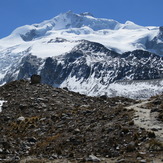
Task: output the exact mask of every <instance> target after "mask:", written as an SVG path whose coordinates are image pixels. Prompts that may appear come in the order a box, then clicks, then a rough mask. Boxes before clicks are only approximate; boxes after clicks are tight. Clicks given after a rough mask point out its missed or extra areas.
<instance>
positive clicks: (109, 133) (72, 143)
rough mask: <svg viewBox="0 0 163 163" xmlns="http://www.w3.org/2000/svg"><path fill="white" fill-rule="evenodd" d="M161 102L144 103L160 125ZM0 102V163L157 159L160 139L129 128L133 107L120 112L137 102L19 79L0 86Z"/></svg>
mask: <svg viewBox="0 0 163 163" xmlns="http://www.w3.org/2000/svg"><path fill="white" fill-rule="evenodd" d="M162 98H163V96H157V97H153V99H151V100H152V103H150V105H146V107H152V111H158V110H159V112H160V114H159V115H158V120H160V123H162V122H161V120H162V110H163V109H161V107H162V101H161V100H160V101H161V103H158V102H157V101H158V99H162ZM0 100H5V101H7V102H5V103H4V104H3V106H2V112H0V162H2V163H3V162H12V163H14V162H20V163H21V162H22V163H23V162H31V163H32V162H43V163H44V162H54V163H55V162H74V163H75V162H105V163H109V162H117V163H118V162H119V163H123V162H124V163H137V162H141V163H146V162H152V161H155V160H156V161H155V162H161V161H163V160H162V159H163V158H162V155H163V144H162V141H161V140H160V139H158V138H157V137H156V135H155V133H154V131H153V132H152V131H146V130H145V129H144V128H141V127H139V126H137V125H135V124H134V121H133V117H134V109H126V108H127V107H128V106H131V105H134V104H136V103H138V102H137V101H134V100H131V99H127V98H122V97H121V98H120V97H115V98H106V97H105V96H101V97H87V96H85V95H81V94H78V93H74V92H69V91H68V90H67V89H59V88H53V87H50V86H48V85H43V84H30V82H29V81H25V80H20V81H14V82H11V83H8V84H6V85H4V86H1V87H0ZM156 102H157V103H156ZM155 106H156V109H157V110H153V109H154V108H155ZM147 109H148V108H147Z"/></svg>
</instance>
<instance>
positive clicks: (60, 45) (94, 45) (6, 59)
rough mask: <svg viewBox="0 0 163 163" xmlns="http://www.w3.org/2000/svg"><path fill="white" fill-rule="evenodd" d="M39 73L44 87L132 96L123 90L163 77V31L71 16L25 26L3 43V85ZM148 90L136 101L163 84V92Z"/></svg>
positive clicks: (0, 81) (0, 58)
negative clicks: (50, 86)
mask: <svg viewBox="0 0 163 163" xmlns="http://www.w3.org/2000/svg"><path fill="white" fill-rule="evenodd" d="M34 73H37V74H41V76H42V81H43V82H44V83H47V84H50V85H53V86H58V87H67V88H68V89H70V90H73V91H76V92H80V93H84V94H87V95H103V94H107V95H108V96H113V95H125V94H126V96H130V95H131V94H127V93H126V91H122V93H119V92H118V90H117V88H119V87H120V85H122V87H121V88H123V89H125V90H126V89H127V85H129V82H128V81H133V80H148V81H149V80H150V82H151V80H153V79H160V80H161V79H162V78H163V27H143V26H139V25H136V24H134V23H133V22H130V21H127V22H126V23H125V24H122V23H119V22H117V21H115V20H111V19H101V18H95V17H93V16H92V14H90V13H82V14H75V13H73V12H71V11H69V12H67V13H64V14H60V15H58V16H56V17H54V18H53V19H51V20H47V21H44V22H42V23H40V24H33V25H26V26H22V27H19V28H17V29H15V30H14V31H13V32H12V33H11V35H9V36H8V37H5V38H3V39H1V40H0V84H3V83H5V82H9V81H11V80H16V79H22V78H29V77H30V76H31V75H32V74H34ZM122 81H123V84H122V83H121V82H122ZM124 82H126V83H125V84H124ZM134 83H135V82H134ZM141 83H142V82H141ZM146 83H147V81H146ZM155 83H156V82H155V80H153V85H155ZM124 85H126V88H124V87H125V86H124ZM140 85H141V84H140ZM143 85H146V87H143V86H142V87H139V88H140V89H139V88H138V90H139V91H137V94H136V91H133V92H135V93H134V95H135V96H134V95H133V96H134V97H137V96H138V94H140V92H141V90H143V89H145V90H148V89H149V91H148V92H150V94H149V96H150V95H154V94H157V93H159V92H161V91H163V87H162V86H163V82H161V81H160V82H159V84H158V82H157V84H156V85H157V88H156V87H152V86H151V87H149V84H143ZM116 87H117V88H116ZM113 89H114V90H115V91H114V90H113ZM119 90H120V89H119ZM158 90H159V91H158ZM124 92H125V93H124ZM130 97H131V96H130Z"/></svg>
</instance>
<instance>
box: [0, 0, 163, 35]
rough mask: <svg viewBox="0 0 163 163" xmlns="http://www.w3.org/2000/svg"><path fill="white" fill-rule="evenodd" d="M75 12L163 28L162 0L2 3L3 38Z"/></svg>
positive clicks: (8, 0)
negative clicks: (30, 26)
mask: <svg viewBox="0 0 163 163" xmlns="http://www.w3.org/2000/svg"><path fill="white" fill-rule="evenodd" d="M69 10H72V11H73V12H75V13H82V12H86V11H88V12H90V13H92V14H93V15H94V16H95V17H98V18H108V19H114V20H117V21H119V22H121V23H124V22H125V21H127V20H130V21H133V22H135V23H136V24H139V25H144V26H148V25H150V26H162V25H163V13H162V10H163V0H0V38H2V37H5V36H8V35H9V34H10V33H11V32H12V31H13V30H14V29H15V28H17V27H19V26H22V25H26V24H34V23H39V22H42V21H44V20H47V19H51V18H53V17H55V16H57V15H58V14H59V13H64V12H67V11H69Z"/></svg>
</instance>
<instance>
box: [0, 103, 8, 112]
mask: <svg viewBox="0 0 163 163" xmlns="http://www.w3.org/2000/svg"><path fill="white" fill-rule="evenodd" d="M4 102H7V101H4V100H0V112H2V106H3V103H4Z"/></svg>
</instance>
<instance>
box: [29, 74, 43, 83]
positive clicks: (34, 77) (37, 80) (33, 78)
mask: <svg viewBox="0 0 163 163" xmlns="http://www.w3.org/2000/svg"><path fill="white" fill-rule="evenodd" d="M40 83H41V76H40V75H36V74H34V75H32V76H31V84H40Z"/></svg>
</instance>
